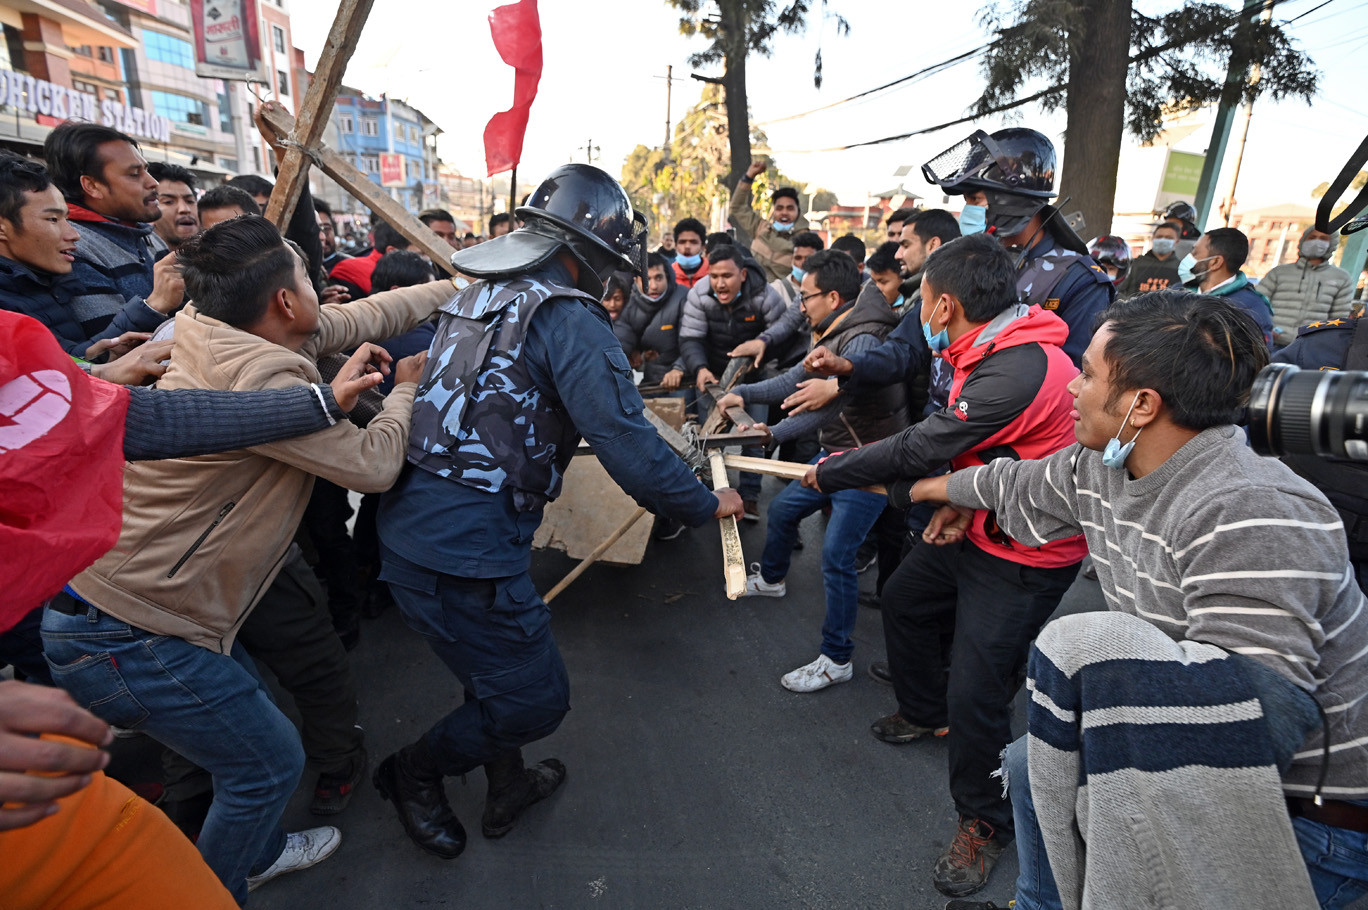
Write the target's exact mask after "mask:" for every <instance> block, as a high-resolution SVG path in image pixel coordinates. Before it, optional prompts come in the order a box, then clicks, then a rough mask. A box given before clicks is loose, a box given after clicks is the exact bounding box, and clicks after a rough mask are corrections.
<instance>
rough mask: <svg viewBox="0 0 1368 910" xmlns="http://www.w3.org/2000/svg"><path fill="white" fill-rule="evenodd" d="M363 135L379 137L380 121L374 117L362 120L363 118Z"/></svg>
mask: <svg viewBox="0 0 1368 910" xmlns="http://www.w3.org/2000/svg"><path fill="white" fill-rule="evenodd" d="M361 135H363V136H379V135H380V121H378V120H376V119H375V118H374V117H362V118H361Z"/></svg>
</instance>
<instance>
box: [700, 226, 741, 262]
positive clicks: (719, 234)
mask: <svg viewBox="0 0 1368 910" xmlns="http://www.w3.org/2000/svg"><path fill="white" fill-rule="evenodd" d="M735 245H736V238H735V237H733V236H732V235H731V234H728V233H727V232H726V231H714V232H713V233H711V234H709V235H708V236H706V237H704V238H703V248H704V249H705V250H707V251H708V259H709V260H711V259H712V253H713V250H715V249H717V248H718V247H720V246H735Z"/></svg>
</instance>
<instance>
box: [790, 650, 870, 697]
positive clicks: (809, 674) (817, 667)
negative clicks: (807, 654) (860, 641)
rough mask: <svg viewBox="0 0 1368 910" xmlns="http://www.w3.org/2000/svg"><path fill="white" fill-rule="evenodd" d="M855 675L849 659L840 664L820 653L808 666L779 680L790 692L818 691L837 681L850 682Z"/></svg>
mask: <svg viewBox="0 0 1368 910" xmlns="http://www.w3.org/2000/svg"><path fill="white" fill-rule="evenodd" d="M854 675H855V671H854V670H853V669H851V666H850V662H849V661H846V662H845V663H843V664H838V663H836V661H834V660H832V659H831V658H830V657H827V656H826V655H825V654H819V655H818V656H817V659H816V660H814V661H813V662H812V663H810V664H808V665H807V666H805V667H799V668H798V669H797V670H794V671H793V672H792V673H786V674H784V677H783V678H782V679H780V680H779V682H780V684H782V685H783V687H784V688H785V689H788V690H789V691H790V692H818V691H820V690H822V689H825V688H826V687H827V686H834V685H835V684H836V683H843V682H850V678H851V677H852V676H854Z"/></svg>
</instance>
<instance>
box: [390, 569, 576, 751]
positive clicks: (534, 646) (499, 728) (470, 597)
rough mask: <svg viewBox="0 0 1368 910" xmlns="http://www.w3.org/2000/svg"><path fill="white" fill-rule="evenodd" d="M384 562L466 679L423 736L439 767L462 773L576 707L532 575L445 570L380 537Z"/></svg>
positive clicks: (402, 600) (425, 631)
mask: <svg viewBox="0 0 1368 910" xmlns="http://www.w3.org/2000/svg"><path fill="white" fill-rule="evenodd" d="M381 559H382V567H381V570H380V578H381V579H383V580H384V581H387V582H389V586H390V592H391V593H392V594H393V595H394V602H395V603H397V604H398V605H399V612H400V613H402V614H403V616H404V622H406V623H408V625H409V627H410V628H412V629H413V630H414V631H415V632H417V633H418V634H419V635H421V636H423V638H424V639H426V640H427V643H428V646H429V647H430V648H432V650H433V652H434V653H435V654H436V655H437V656H438V657H439V658H441V660H442V662H443V663H444V664H446V665H447V668H448V669H449V670H451V672H452V674H453V675H454V676H455V677H456V679H457V681H459V682H460V684H461V689H462V692H463V701H462V703H461V705H460V706H459V707H457V708H456V709H454V710H453V711H451V712H450V713H449V714H447V715H446V716H445V717H443V718H442V719H441V720H439V721H438V722H437V723H436V724H435V725H434V726H433V727H432V728H431V729H430V730H429V731H428V732H427V734H426V735H425V736H424V739H425V740H426V741H427V745H428V748H429V749H430V751H431V752H432V753H433V754H434V755H436V756H437V757H438V759H439V760H440V761H441V763H442V773H444V774H447V775H451V776H454V775H457V774H464V773H466V772H467V771H470V770H473V769H474V768H476V767H478V766H479V765H483V764H485V763H486V762H488V761H490V760H491V759H494V758H497V757H498V756H500V755H503V754H506V753H508V752H511V751H513V750H514V749H519V748H521V747H522V746H525V745H527V744H528V743H530V742H533V741H535V740H538V739H541V738H543V737H545V736H550V735H551V734H552V733H554V732H555V730H556V728H557V727H559V726H560V722H561V721H562V720H563V719H564V718H565V715H566V712H568V711H569V710H570V679H569V677H568V675H567V674H566V672H565V663H564V662H563V661H562V660H561V655H560V650H559V649H558V648H557V647H556V640H555V638H553V637H552V635H551V609H550V608H549V607H548V606H547V605H546V603H545V602H544V601H543V600H542V599H541V597H540V596H539V595H538V594H537V588H536V586H535V585H534V584H533V583H532V579H531V578H530V577H529V576H528V575H527V574H526V573H524V574H522V575H512V576H509V577H506V578H461V577H458V576H455V575H444V574H441V573H439V572H434V571H432V570H431V569H428V568H425V567H424V566H420V565H418V564H416V563H412V562H409V561H408V560H406V559H404V558H403V557H401V556H399V555H398V554H397V553H395V552H394V551H392V550H390V549H389V548H388V547H385V546H384V544H383V543H382V544H381Z"/></svg>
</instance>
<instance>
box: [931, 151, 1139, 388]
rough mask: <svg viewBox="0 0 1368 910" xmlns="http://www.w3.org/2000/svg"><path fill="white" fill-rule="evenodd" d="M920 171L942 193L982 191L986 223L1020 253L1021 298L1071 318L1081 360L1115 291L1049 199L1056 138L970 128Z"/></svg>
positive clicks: (1069, 349) (1074, 353) (1071, 344)
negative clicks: (1095, 322) (960, 138)
mask: <svg viewBox="0 0 1368 910" xmlns="http://www.w3.org/2000/svg"><path fill="white" fill-rule="evenodd" d="M922 175H923V176H925V177H926V180H927V182H928V183H934V184H937V185H939V186H940V188H941V189H942V190H943V191H944V192H946V193H951V194H955V195H963V194H966V193H973V192H975V191H982V192H983V193H985V194H986V195H987V197H988V212H987V215H986V219H987V224H988V228H987V230H988V232H989V233H991V234H993V235H994V236H996V237H997V238H998V239H999V240H1000V241H1001V242H1002V245H1003V246H1004V247H1006V249H1007V251H1008V252H1009V253H1014V254H1016V256H1017V260H1016V261H1017V290H1018V291H1019V292H1020V294H1021V299H1022V302H1024V303H1027V304H1038V305H1039V306H1040V307H1041V308H1042V309H1046V310H1051V311H1053V312H1054V313H1055V315H1056V316H1058V317H1059V318H1061V319H1063V320H1064V321H1065V322H1067V323H1068V324H1069V338H1068V340H1067V341H1066V342H1064V344H1063V345H1062V347H1063V349H1064V353H1066V354H1068V355H1069V357H1071V358H1072V359H1073V362H1074V363H1075V364H1078V363H1079V361H1080V359H1081V358H1082V356H1083V351H1084V349H1085V348H1087V346H1088V342H1089V341H1090V340H1091V339H1092V330H1093V322H1094V321H1095V320H1096V318H1097V314H1098V313H1100V312H1102V311H1103V310H1105V309H1106V308H1107V307H1108V306H1109V305H1110V304H1111V302H1112V300H1114V299H1115V298H1116V288H1115V286H1113V285H1112V282H1111V278H1110V277H1109V276H1108V275H1107V273H1106V271H1104V270H1103V269H1102V268H1100V267H1099V266H1098V265H1097V263H1096V262H1094V261H1093V260H1092V258H1091V257H1090V256H1089V255H1088V248H1087V246H1086V245H1084V243H1083V240H1082V239H1081V238H1080V237H1079V236H1078V234H1076V233H1075V232H1074V230H1073V228H1071V227H1069V225H1068V224H1067V223H1066V222H1065V221H1064V219H1063V218H1062V217H1060V213H1059V211H1058V210H1057V209H1056V208H1055V207H1054V206H1053V205H1052V204H1051V203H1050V199H1051V198H1052V197H1053V196H1054V195H1055V192H1054V179H1055V150H1054V144H1053V143H1051V142H1050V140H1049V139H1047V138H1046V137H1045V136H1044V135H1043V134H1041V133H1038V132H1036V131H1035V130H1031V129H1024V128H1022V127H1011V128H1009V129H1005V130H998V131H997V132H995V133H993V134H992V135H989V134H988V133H985V132H984V131H983V130H975V131H974V132H973V134H972V135H970V136H969V137H968V138H967V139H963V140H961V141H960V142H958V143H956V144H955V145H952V146H951V147H950V148H948V149H946V150H945V151H944V152H941V153H940V154H939V155H937V156H936V157H935V158H932V159H931V160H930V161H928V162H926V164H923V165H922ZM933 381H934V380H933Z"/></svg>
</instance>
